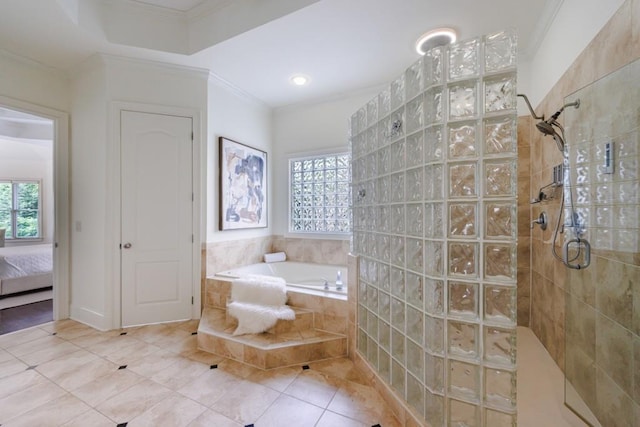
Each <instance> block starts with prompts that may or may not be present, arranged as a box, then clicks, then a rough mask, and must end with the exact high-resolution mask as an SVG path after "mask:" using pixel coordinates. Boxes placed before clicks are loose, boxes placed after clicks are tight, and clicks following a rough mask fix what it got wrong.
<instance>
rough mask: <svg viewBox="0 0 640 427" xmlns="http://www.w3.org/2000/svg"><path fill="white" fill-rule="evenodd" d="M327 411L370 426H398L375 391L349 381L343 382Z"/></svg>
mask: <svg viewBox="0 0 640 427" xmlns="http://www.w3.org/2000/svg"><path fill="white" fill-rule="evenodd" d="M327 409H329V410H330V411H332V412H337V413H338V414H341V415H344V416H346V417H349V418H353V419H356V420H358V421H362V422H364V423H367V424H370V425H374V424H381V425H384V426H385V427H392V426H396V425H399V423H398V420H397V419H396V418H395V417H394V416H393V414H392V413H391V411H390V410H389V409H388V407H387V405H385V403H384V400H383V399H382V398H381V397H380V395H379V394H378V392H377V391H376V390H374V389H373V388H372V387H368V386H364V385H362V384H357V383H354V382H350V381H345V382H344V384H343V385H342V387H340V389H339V390H338V391H337V392H336V395H335V396H334V398H333V400H332V401H331V403H330V404H329V406H328V408H327Z"/></svg>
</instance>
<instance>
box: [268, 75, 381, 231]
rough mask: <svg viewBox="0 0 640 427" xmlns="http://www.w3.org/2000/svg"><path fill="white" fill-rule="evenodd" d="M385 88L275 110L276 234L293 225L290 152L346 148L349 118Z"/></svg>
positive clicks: (274, 229) (274, 212) (274, 223)
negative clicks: (289, 211) (290, 222)
mask: <svg viewBox="0 0 640 427" xmlns="http://www.w3.org/2000/svg"><path fill="white" fill-rule="evenodd" d="M301 89H302V90H304V89H303V88H301ZM381 90H382V88H374V89H371V90H369V91H366V92H359V93H354V94H351V95H348V96H345V97H344V98H339V99H334V100H330V101H325V102H320V103H317V104H310V105H301V106H291V107H283V108H280V109H277V110H275V112H274V115H273V134H274V150H273V153H274V156H273V157H274V160H273V162H272V164H273V165H274V167H273V168H272V170H273V171H274V186H275V188H276V191H275V194H274V197H273V201H274V203H273V206H274V208H273V227H274V228H273V234H276V235H284V234H286V233H287V232H288V228H289V227H288V223H287V221H288V204H289V201H288V198H289V190H288V189H289V177H288V171H289V164H288V156H289V155H291V154H295V153H305V152H313V151H322V150H327V149H331V148H340V149H346V148H347V147H348V143H349V136H348V132H347V131H348V125H349V119H350V118H351V116H352V115H353V114H354V113H355V112H356V111H357V110H358V109H359V108H360V107H362V106H363V105H365V104H366V103H367V102H368V101H370V100H371V99H373V97H374V96H376V95H377V94H378V93H379V92H380V91H381Z"/></svg>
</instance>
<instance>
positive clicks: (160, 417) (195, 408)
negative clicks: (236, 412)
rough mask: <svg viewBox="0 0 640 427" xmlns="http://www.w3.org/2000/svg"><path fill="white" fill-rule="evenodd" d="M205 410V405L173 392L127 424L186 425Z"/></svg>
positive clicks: (132, 426) (143, 425) (177, 426)
mask: <svg viewBox="0 0 640 427" xmlns="http://www.w3.org/2000/svg"><path fill="white" fill-rule="evenodd" d="M206 410H207V407H206V406H203V405H200V404H199V403H197V402H194V401H193V400H191V399H187V398H186V397H183V396H180V395H178V394H174V395H171V396H169V397H167V398H165V399H163V400H161V401H160V402H158V403H157V404H156V405H154V406H153V407H151V408H150V409H149V410H148V411H146V412H144V413H143V414H142V415H140V416H138V417H136V418H134V419H133V420H131V421H130V422H129V423H128V424H127V426H128V427H137V426H140V427H146V426H171V427H182V426H187V425H189V423H191V422H192V421H193V420H195V419H196V418H198V417H199V416H200V415H202V413H203V412H205V411H206Z"/></svg>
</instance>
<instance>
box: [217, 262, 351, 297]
mask: <svg viewBox="0 0 640 427" xmlns="http://www.w3.org/2000/svg"><path fill="white" fill-rule="evenodd" d="M338 272H340V278H341V279H342V290H337V289H336V279H337V278H338ZM248 274H262V275H266V276H276V277H282V278H283V279H284V280H285V281H286V282H287V286H290V287H292V288H303V289H311V290H315V291H325V281H326V282H328V284H329V292H332V293H340V294H346V293H347V285H348V283H347V277H348V274H347V267H346V266H344V265H327V264H311V263H305V262H295V261H284V262H273V263H258V264H251V265H247V266H244V267H239V268H234V269H232V270H226V271H221V272H219V273H216V276H218V277H223V278H227V279H237V278H239V277H242V276H246V275H248Z"/></svg>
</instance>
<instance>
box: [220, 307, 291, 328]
mask: <svg viewBox="0 0 640 427" xmlns="http://www.w3.org/2000/svg"><path fill="white" fill-rule="evenodd" d="M227 310H228V312H229V314H230V315H231V316H233V317H235V318H236V319H238V327H237V328H236V330H235V331H234V332H233V335H243V334H259V333H262V332H264V331H266V330H267V329H269V328H271V327H273V326H274V325H275V324H276V322H277V321H278V319H285V320H294V319H295V318H296V313H295V312H294V311H293V310H292V309H291V308H290V307H288V306H286V305H281V306H269V305H258V304H250V303H245V302H236V301H234V302H231V303H229V305H227Z"/></svg>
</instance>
